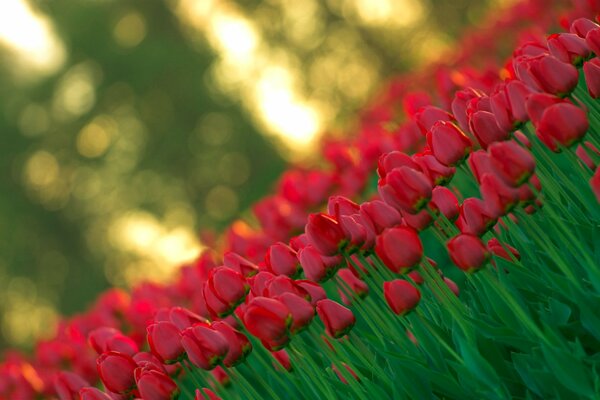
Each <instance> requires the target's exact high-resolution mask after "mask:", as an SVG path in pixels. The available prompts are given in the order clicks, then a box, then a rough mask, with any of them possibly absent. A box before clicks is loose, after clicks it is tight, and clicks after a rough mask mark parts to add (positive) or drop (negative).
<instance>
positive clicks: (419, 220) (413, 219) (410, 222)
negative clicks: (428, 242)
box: [401, 210, 433, 232]
mask: <svg viewBox="0 0 600 400" xmlns="http://www.w3.org/2000/svg"><path fill="white" fill-rule="evenodd" d="M401 214H402V225H403V226H405V227H409V228H412V229H414V230H415V231H417V232H421V231H422V230H424V229H426V228H427V227H429V225H431V224H432V223H433V218H432V217H431V215H430V214H429V212H428V210H421V211H419V212H418V213H416V214H409V213H407V212H406V211H402V212H401Z"/></svg>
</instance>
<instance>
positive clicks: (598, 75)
mask: <svg viewBox="0 0 600 400" xmlns="http://www.w3.org/2000/svg"><path fill="white" fill-rule="evenodd" d="M583 74H584V76H585V84H586V86H587V90H588V93H589V94H590V96H591V97H592V98H593V99H597V98H599V97H600V58H598V57H594V58H592V59H591V60H589V61H586V62H585V63H584V64H583Z"/></svg>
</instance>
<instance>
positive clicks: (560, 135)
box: [536, 102, 589, 150]
mask: <svg viewBox="0 0 600 400" xmlns="http://www.w3.org/2000/svg"><path fill="white" fill-rule="evenodd" d="M588 128H589V122H588V119H587V115H586V112H585V111H584V110H582V109H581V108H579V107H577V106H575V105H573V104H571V103H566V102H563V103H558V104H554V105H552V106H550V107H548V108H547V109H546V111H544V113H543V114H542V118H541V120H540V122H539V124H538V126H537V130H536V133H537V135H538V137H539V138H540V140H541V141H542V142H544V144H546V145H547V146H548V147H549V148H550V149H551V150H556V149H557V146H558V145H560V146H563V147H570V146H571V145H573V144H574V143H576V142H578V141H580V140H581V139H582V138H583V137H584V136H585V134H586V132H587V130H588Z"/></svg>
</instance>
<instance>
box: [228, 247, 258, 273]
mask: <svg viewBox="0 0 600 400" xmlns="http://www.w3.org/2000/svg"><path fill="white" fill-rule="evenodd" d="M223 264H225V266H226V267H229V268H231V269H233V270H235V271H236V272H239V273H240V274H242V276H244V277H246V278H247V277H250V276H253V275H256V274H257V273H258V266H257V265H256V264H254V263H253V262H251V261H249V260H247V259H245V258H244V257H242V256H240V255H239V254H237V253H234V252H232V251H229V252H227V253H225V254H224V255H223Z"/></svg>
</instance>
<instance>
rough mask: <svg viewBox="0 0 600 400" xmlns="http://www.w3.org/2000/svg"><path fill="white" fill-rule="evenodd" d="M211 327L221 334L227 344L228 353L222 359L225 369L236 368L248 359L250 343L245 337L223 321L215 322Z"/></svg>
mask: <svg viewBox="0 0 600 400" xmlns="http://www.w3.org/2000/svg"><path fill="white" fill-rule="evenodd" d="M211 327H212V328H213V329H214V330H215V331H217V332H219V333H221V334H222V335H223V336H224V337H225V339H226V340H227V342H228V344H229V351H228V352H227V356H226V357H225V358H224V359H223V364H224V365H225V366H226V367H233V366H236V365H238V364H240V363H242V362H243V361H244V360H245V359H246V357H248V354H250V352H251V351H252V343H250V341H249V340H248V338H247V337H246V335H244V334H243V333H241V332H239V331H237V330H236V329H234V328H232V327H231V325H229V324H228V323H226V322H223V321H216V322H214V323H213V324H212V325H211Z"/></svg>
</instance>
